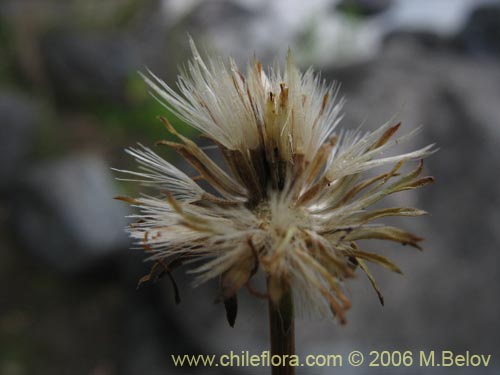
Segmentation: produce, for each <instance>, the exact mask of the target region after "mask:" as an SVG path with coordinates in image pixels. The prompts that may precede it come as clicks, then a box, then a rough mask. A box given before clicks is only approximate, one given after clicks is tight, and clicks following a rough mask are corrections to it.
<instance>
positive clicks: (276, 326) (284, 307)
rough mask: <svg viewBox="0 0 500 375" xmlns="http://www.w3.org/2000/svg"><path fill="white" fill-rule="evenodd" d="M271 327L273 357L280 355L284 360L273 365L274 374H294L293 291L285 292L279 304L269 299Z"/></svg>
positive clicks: (281, 359)
mask: <svg viewBox="0 0 500 375" xmlns="http://www.w3.org/2000/svg"><path fill="white" fill-rule="evenodd" d="M269 327H270V334H271V358H272V356H279V357H280V361H281V362H284V363H282V365H281V366H273V367H272V375H294V374H295V367H294V366H290V359H291V358H290V357H291V356H292V355H295V321H294V313H293V297H292V291H291V290H288V291H287V292H285V293H284V294H283V296H282V297H281V300H280V302H279V303H278V304H275V303H273V302H272V301H271V300H269Z"/></svg>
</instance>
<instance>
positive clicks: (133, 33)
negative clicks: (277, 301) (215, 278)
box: [0, 0, 500, 375]
mask: <svg viewBox="0 0 500 375" xmlns="http://www.w3.org/2000/svg"><path fill="white" fill-rule="evenodd" d="M188 34H190V35H192V37H193V38H194V40H195V41H196V42H197V44H198V45H199V46H202V47H201V49H202V50H203V49H204V48H205V46H206V49H216V50H218V51H219V52H220V53H221V54H223V55H224V56H226V55H233V56H234V57H235V59H236V60H237V61H238V62H239V63H240V64H245V63H246V62H247V61H249V60H251V58H252V56H253V55H254V53H255V54H256V55H257V56H259V57H260V58H261V59H262V61H263V62H264V65H269V64H271V63H272V62H273V61H278V62H282V61H283V59H284V56H285V53H286V50H287V48H288V47H292V49H293V50H294V53H295V56H296V58H297V61H298V63H299V65H301V67H303V68H307V67H308V66H309V65H312V66H313V67H314V68H315V69H316V70H318V71H321V72H322V76H323V77H325V78H326V79H327V80H328V81H332V80H338V81H340V82H341V83H342V93H343V94H344V95H345V96H346V98H347V105H346V108H345V110H344V113H345V118H344V120H343V121H342V123H341V125H340V126H341V127H345V128H357V127H358V125H359V124H361V123H364V128H365V129H374V128H375V127H377V126H379V125H380V124H382V123H383V122H385V121H387V120H388V119H390V118H392V117H393V116H396V119H397V120H400V121H402V123H403V126H402V130H401V131H402V132H409V131H410V130H411V129H413V128H414V127H416V126H418V125H423V128H422V131H421V132H420V133H419V135H418V136H417V137H416V138H415V139H413V140H412V141H411V142H410V144H407V145H405V146H404V147H403V146H402V148H401V149H402V150H403V149H404V150H410V148H411V147H413V148H416V147H420V146H424V145H426V144H429V143H436V144H437V147H438V148H439V149H440V150H439V152H438V153H436V154H435V155H433V156H431V157H430V158H429V159H428V160H427V161H426V167H425V168H426V172H427V173H428V174H432V175H434V176H435V177H436V180H437V181H436V183H435V184H434V186H430V187H426V188H425V189H423V190H422V191H416V192H406V193H403V194H401V195H400V196H399V195H398V196H396V197H394V198H390V199H389V200H388V201H387V203H386V204H387V206H389V205H391V204H409V205H412V206H416V207H421V208H423V209H425V210H427V211H429V212H431V214H432V215H431V216H427V217H423V218H420V219H418V220H415V219H413V220H407V221H406V220H405V221H404V223H403V225H404V226H405V227H406V228H407V229H409V230H411V231H412V232H415V233H417V234H420V235H422V236H423V237H425V238H426V241H425V242H424V248H425V250H424V252H423V253H419V252H414V251H412V250H411V249H408V248H406V247H400V246H388V245H386V244H383V243H378V242H374V243H369V244H367V246H369V248H370V249H373V250H380V251H381V252H382V253H383V254H384V255H387V256H390V257H391V258H392V259H394V260H395V261H396V263H398V264H399V265H400V266H401V268H402V269H403V271H404V275H403V276H399V275H392V274H388V273H386V272H384V271H382V270H381V271H380V272H379V270H374V273H375V276H376V277H377V280H378V282H379V286H380V287H381V289H382V291H383V293H384V295H385V299H386V306H384V307H381V306H379V305H378V302H377V298H376V295H375V293H373V291H372V290H371V287H370V285H369V283H368V281H367V280H366V279H365V277H364V276H363V275H361V274H359V276H358V277H357V278H356V279H355V280H353V281H352V282H351V283H350V284H348V285H347V289H348V291H349V295H350V296H351V299H352V301H353V308H352V310H351V311H350V312H349V313H348V315H347V318H348V324H347V326H339V325H338V324H337V323H336V322H331V321H316V320H313V319H311V318H309V317H301V318H300V319H298V320H297V331H298V337H297V343H298V344H297V347H298V350H299V353H300V354H304V355H305V354H328V353H348V352H349V351H351V350H361V351H363V352H364V353H368V352H369V351H371V350H379V351H382V350H401V351H403V350H412V351H414V352H415V353H416V352H418V351H419V350H426V351H429V350H436V351H438V350H453V351H455V352H456V353H465V351H470V352H473V353H477V354H492V355H493V360H492V362H493V363H492V364H491V365H490V366H489V367H488V368H486V369H485V368H476V369H471V368H468V369H467V368H451V369H445V370H442V369H439V368H433V369H426V368H423V369H422V368H418V367H411V368H408V369H402V368H396V369H395V368H389V369H381V370H376V369H373V368H368V367H366V366H362V367H360V368H349V367H346V366H344V367H343V368H342V369H336V372H337V373H342V374H382V373H383V374H388V373H408V374H495V373H498V372H499V371H500V349H499V348H500V336H499V335H498V332H499V328H500V326H499V318H500V300H499V298H498V296H499V287H498V285H500V270H499V263H500V255H499V251H500V226H499V223H500V202H499V200H500V199H499V198H500V194H499V189H500V180H499V177H498V176H499V174H498V171H499V170H500V155H499V145H500V105H499V104H500V64H499V63H500V3H499V2H498V1H466V0H461V1H455V0H448V1H447V0H440V1H404V0H400V1H396V0H394V1H389V0H373V1H368V0H345V1H328V0H314V1H310V2H304V1H298V0H293V1H291V0H290V1H286V0H282V1H281V0H277V1H269V2H268V1H260V0H258V1H257V0H256V1H249V0H225V1H223V0H215V1H201V0H190V1H180V0H164V1H160V0H143V1H141V0H108V1H105V2H103V1H98V0H88V1H78V0H70V1H64V2H63V1H56V0H36V1H35V0H33V1H28V0H25V1H17V0H1V1H0V374H5V375H24V374H30V375H31V374H91V375H115V374H120V375H121V374H125V375H129V374H130V375H135V374H137V375H139V374H170V373H188V372H194V373H200V374H208V373H214V374H215V373H222V372H221V371H216V369H215V368H212V369H208V368H199V369H188V368H184V369H173V368H172V362H171V360H170V354H172V353H204V354H205V353H207V354H212V353H221V354H222V353H226V352H229V351H230V350H233V351H235V352H240V351H241V350H249V351H251V352H253V353H259V352H261V351H263V350H267V348H268V344H267V312H266V305H265V303H263V302H262V301H260V300H256V299H255V298H253V297H251V296H248V295H247V294H246V292H243V293H241V294H242V295H241V304H240V315H239V317H238V320H237V322H236V327H235V328H233V329H231V328H230V327H228V326H227V323H226V321H225V315H224V309H223V306H221V305H220V304H215V303H214V301H215V299H216V296H217V291H216V289H217V288H216V284H215V283H211V284H207V285H204V286H202V287H200V288H197V289H192V288H191V287H190V285H189V280H190V278H189V275H186V274H185V273H184V271H183V270H178V271H176V272H175V277H176V279H177V281H178V284H179V286H180V289H181V296H182V299H183V301H182V303H181V304H180V305H178V306H177V305H175V303H174V298H173V292H172V289H171V286H170V284H169V282H168V280H161V281H159V282H158V283H156V284H154V285H147V286H145V287H143V288H141V289H138V290H137V289H136V286H137V281H138V279H139V278H140V277H141V276H143V275H144V274H145V273H147V272H148V269H149V265H148V264H144V263H143V262H142V259H143V258H144V256H143V254H142V252H141V251H135V250H130V246H131V244H130V243H129V240H128V238H127V236H126V234H125V232H124V228H125V226H126V225H127V219H126V218H125V216H126V215H128V214H130V211H129V209H128V207H126V205H125V204H124V203H122V202H118V201H115V200H113V199H112V198H113V197H114V196H116V195H124V194H131V195H133V194H137V193H138V192H137V189H138V187H137V186H136V185H135V184H126V183H121V182H119V181H116V179H115V177H116V174H115V173H114V172H112V171H111V169H110V168H111V167H115V168H120V169H130V168H135V166H134V165H133V164H132V163H131V162H132V161H131V160H130V158H129V157H128V156H127V155H126V154H125V153H124V152H123V149H124V148H126V147H128V146H132V145H134V144H136V143H137V142H141V143H143V144H145V145H148V146H152V147H154V146H153V145H154V143H155V142H156V141H157V140H159V139H164V138H165V137H167V132H166V131H164V128H163V127H162V125H161V123H160V122H159V121H158V120H157V119H156V116H157V115H160V114H161V115H164V116H167V117H169V118H170V120H171V121H172V122H173V123H174V124H175V125H176V126H177V127H178V128H179V129H181V131H182V132H183V133H184V134H187V135H189V136H192V137H194V138H195V137H196V134H195V132H194V131H193V130H191V129H190V128H189V127H188V126H186V124H183V123H182V122H180V121H179V120H178V119H176V118H174V117H173V116H171V115H170V114H169V113H166V110H165V108H163V107H162V106H161V105H160V104H158V103H156V102H155V101H154V99H152V98H151V97H150V96H149V95H148V90H147V87H146V86H145V84H144V83H143V82H142V79H141V78H140V76H139V74H138V73H137V72H138V71H144V70H145V69H146V67H148V68H150V69H151V70H153V71H154V72H156V73H157V74H158V75H159V76H160V77H162V78H163V79H165V81H166V82H167V83H169V84H170V85H175V77H176V74H177V71H178V67H179V66H180V65H182V64H183V63H184V62H185V61H186V60H187V59H188V58H189V50H188V46H187V44H188V43H187V41H188ZM155 150H156V151H158V152H159V153H160V154H161V155H162V156H164V157H165V158H168V159H169V160H172V161H173V162H180V161H179V160H178V159H176V156H175V155H174V154H173V153H171V152H170V151H168V150H167V149H161V148H158V149H156V148H155ZM391 200H392V201H391ZM237 371H238V372H240V373H248V374H253V373H262V372H263V371H264V372H267V371H268V369H255V368H254V369H252V368H234V369H228V372H227V373H236V372H237ZM332 372H333V369H328V368H319V367H318V368H312V369H303V371H302V372H300V371H299V373H304V374H306V373H307V374H329V373H332Z"/></svg>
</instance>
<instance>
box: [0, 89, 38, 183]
mask: <svg viewBox="0 0 500 375" xmlns="http://www.w3.org/2000/svg"><path fill="white" fill-rule="evenodd" d="M0 119H1V122H2V124H1V125H0V190H4V189H6V188H7V187H8V185H9V184H10V183H11V182H12V181H13V179H14V178H15V176H16V175H18V174H19V173H20V172H21V171H22V170H23V168H25V165H24V163H25V162H26V156H27V154H28V153H29V152H30V149H31V146H32V142H33V140H34V138H35V136H36V133H37V131H38V125H39V124H40V113H39V108H38V107H37V105H36V104H35V103H34V102H33V101H32V100H29V99H28V98H26V97H23V96H20V95H17V94H14V93H11V92H4V91H2V92H0Z"/></svg>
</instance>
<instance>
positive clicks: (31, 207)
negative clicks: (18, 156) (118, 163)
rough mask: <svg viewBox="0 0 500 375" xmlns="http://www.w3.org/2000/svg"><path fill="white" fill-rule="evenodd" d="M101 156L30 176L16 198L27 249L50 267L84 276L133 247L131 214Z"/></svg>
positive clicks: (44, 167)
mask: <svg viewBox="0 0 500 375" xmlns="http://www.w3.org/2000/svg"><path fill="white" fill-rule="evenodd" d="M115 195H116V188H115V186H114V183H113V176H112V175H111V173H110V170H109V168H108V166H107V165H106V163H105V162H104V161H103V160H101V159H100V158H98V157H97V156H92V155H87V156H73V157H69V158H67V159H63V160H59V161H54V162H50V163H47V164H45V165H41V166H38V167H35V168H32V169H31V170H29V171H27V174H26V178H24V179H23V180H22V181H21V182H20V183H19V189H18V191H17V193H16V195H15V196H14V203H13V209H12V212H13V225H14V230H15V232H16V233H17V235H18V238H19V240H20V241H21V242H22V244H23V245H24V246H25V247H27V248H28V249H29V250H30V251H31V252H32V253H34V254H35V255H36V256H38V257H40V258H41V259H42V260H43V261H45V262H46V263H47V264H48V265H50V266H52V267H54V268H55V269H58V270H61V271H66V272H78V271H83V270H85V269H86V268H88V267H90V266H92V265H95V264H96V263H98V262H99V261H101V260H103V259H104V258H106V257H109V256H110V255H112V254H113V253H114V252H115V251H117V250H123V249H126V248H127V247H128V246H129V241H128V238H127V236H126V234H125V232H124V228H125V227H126V219H125V216H126V215H127V211H126V209H125V207H124V205H123V204H120V203H119V202H116V201H114V200H113V199H112V198H113V196H115Z"/></svg>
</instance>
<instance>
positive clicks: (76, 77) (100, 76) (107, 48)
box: [40, 31, 139, 104]
mask: <svg viewBox="0 0 500 375" xmlns="http://www.w3.org/2000/svg"><path fill="white" fill-rule="evenodd" d="M40 49H41V55H42V58H43V64H44V66H45V69H46V71H47V75H48V77H49V80H50V82H51V87H52V88H53V90H54V93H55V95H56V97H57V98H58V99H59V100H60V101H62V102H65V103H67V102H68V101H74V102H75V103H78V102H79V101H82V100H87V101H88V100H96V99H97V100H107V101H114V102H121V101H124V100H125V92H126V90H125V88H126V84H127V79H128V77H129V75H130V74H131V73H133V72H135V71H136V70H137V68H138V65H139V64H138V61H137V57H138V56H139V54H136V53H133V51H134V50H135V48H134V46H133V44H132V41H131V40H130V38H128V37H127V36H125V35H119V34H108V35H106V36H104V37H103V35H102V34H91V33H77V32H69V31H67V32H64V33H61V32H55V33H49V34H47V35H45V36H44V37H43V39H42V42H41V47H40ZM75 103H70V104H75Z"/></svg>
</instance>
